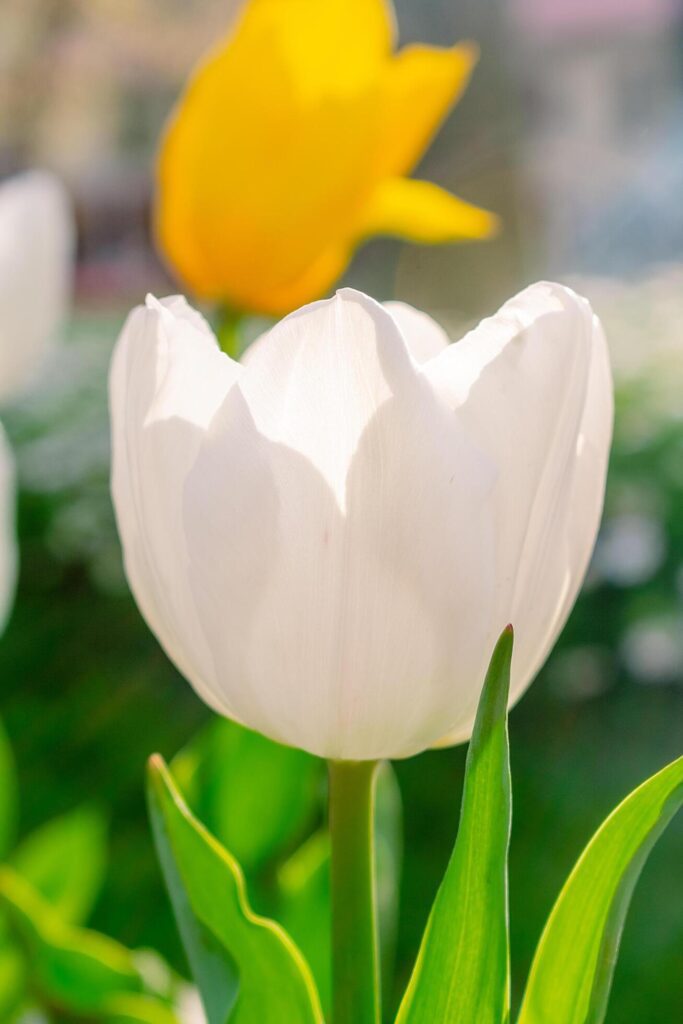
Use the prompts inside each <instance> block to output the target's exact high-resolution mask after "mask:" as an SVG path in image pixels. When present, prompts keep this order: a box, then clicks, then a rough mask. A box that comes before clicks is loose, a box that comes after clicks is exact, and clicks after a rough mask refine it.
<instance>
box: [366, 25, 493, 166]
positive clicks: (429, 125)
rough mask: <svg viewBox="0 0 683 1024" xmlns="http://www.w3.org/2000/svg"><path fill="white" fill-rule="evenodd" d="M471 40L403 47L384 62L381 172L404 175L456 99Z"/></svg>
mask: <svg viewBox="0 0 683 1024" xmlns="http://www.w3.org/2000/svg"><path fill="white" fill-rule="evenodd" d="M477 57H478V50H477V47H476V46H473V45H472V44H470V43H460V44H459V45H458V46H453V47H450V48H449V49H441V48H439V47H436V46H407V47H406V48H405V49H403V50H401V52H400V53H399V54H398V55H397V56H396V57H395V58H393V60H392V61H391V62H390V63H389V65H388V67H387V70H386V73H385V78H384V82H383V111H382V122H383V124H382V134H381V136H380V144H379V146H378V168H379V171H380V173H381V174H382V175H388V176H390V177H395V176H396V175H403V174H408V173H409V172H410V171H411V170H412V169H413V167H414V166H415V164H416V163H417V162H418V160H419V159H420V157H421V156H422V154H423V153H424V151H425V149H426V148H427V146H428V145H429V143H430V142H431V140H432V138H433V136H434V135H435V134H436V132H437V130H438V128H439V125H440V124H441V122H442V121H443V119H444V118H445V117H446V115H447V113H448V111H449V110H450V109H451V107H452V106H453V105H454V104H455V103H456V102H457V101H458V99H459V98H460V96H461V95H462V93H463V91H464V90H465V88H466V86H467V83H468V81H469V79H470V75H471V73H472V70H473V68H474V65H475V64H476V61H477Z"/></svg>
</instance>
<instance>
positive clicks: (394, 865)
mask: <svg viewBox="0 0 683 1024" xmlns="http://www.w3.org/2000/svg"><path fill="white" fill-rule="evenodd" d="M375 861H376V874H377V917H378V926H379V947H380V948H379V952H380V959H381V965H382V981H383V989H384V991H383V997H384V1000H385V1001H386V1002H388V1001H389V999H390V995H391V990H392V979H393V972H394V961H395V957H396V936H397V933H398V899H399V892H400V886H401V868H402V861H403V803H402V800H401V791H400V789H399V785H398V780H397V778H396V773H395V772H394V769H393V768H392V767H391V765H390V764H389V762H388V761H385V762H383V763H382V764H381V765H380V766H379V768H378V770H377V780H376V783H375Z"/></svg>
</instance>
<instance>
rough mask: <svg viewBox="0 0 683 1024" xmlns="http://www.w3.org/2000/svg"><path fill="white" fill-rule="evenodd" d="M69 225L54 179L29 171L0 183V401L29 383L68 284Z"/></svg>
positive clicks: (41, 360) (53, 329) (56, 320)
mask: <svg viewBox="0 0 683 1024" xmlns="http://www.w3.org/2000/svg"><path fill="white" fill-rule="evenodd" d="M73 248H74V226H73V216H72V212H71V207H70V204H69V201H68V198H67V195H66V192H65V190H64V187H63V186H62V185H61V184H60V182H59V180H58V179H57V178H55V177H53V176H52V175H51V174H48V173H47V172H45V171H28V172H26V173H24V174H20V175H17V176H16V177H14V178H10V179H8V180H6V181H4V182H2V183H0V402H6V401H8V400H12V399H15V398H17V397H19V396H20V395H21V394H22V393H23V392H24V391H25V390H26V389H27V388H28V387H29V386H30V384H31V383H32V382H33V380H34V378H35V376H36V375H37V374H38V372H39V371H40V369H41V368H42V366H43V363H44V361H45V358H46V356H47V354H48V353H49V351H50V348H51V345H52V343H53V342H54V341H55V337H56V334H57V331H58V329H59V326H60V323H61V322H62V320H63V318H64V315H65V313H66V309H67V303H68V298H69V292H70V288H71V273H72V262H73Z"/></svg>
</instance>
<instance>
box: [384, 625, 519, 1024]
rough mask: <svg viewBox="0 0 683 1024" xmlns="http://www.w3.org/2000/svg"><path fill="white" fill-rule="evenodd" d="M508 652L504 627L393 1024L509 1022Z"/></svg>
mask: <svg viewBox="0 0 683 1024" xmlns="http://www.w3.org/2000/svg"><path fill="white" fill-rule="evenodd" d="M512 644H513V637H512V628H511V627H508V628H507V629H506V630H505V631H504V633H503V634H502V636H501V638H500V640H499V641H498V644H497V645H496V649H495V650H494V652H493V657H492V659H491V664H490V666H489V670H488V673H487V676H486V681H485V683H484V688H483V691H482V695H481V699H480V701H479V709H478V711H477V720H476V724H475V727H474V733H473V735H472V740H471V742H470V748H469V752H468V755H467V768H466V773H465V786H464V791H463V798H462V810H461V813H460V826H459V828H458V836H457V839H456V842H455V847H454V850H453V854H452V856H451V860H450V863H449V865H448V868H447V869H446V874H445V876H444V879H443V881H442V883H441V887H440V889H439V891H438V893H437V896H436V899H435V901H434V906H433V907H432V911H431V914H430V917H429V921H428V923H427V928H426V930H425V934H424V936H423V939H422V945H421V948H420V953H419V956H418V959H417V963H416V965H415V969H414V971H413V975H412V978H411V980H410V983H409V985H408V989H407V991H406V994H405V996H404V999H403V1002H402V1003H401V1008H400V1010H399V1013H398V1017H397V1024H435V1022H437V1021H438V1024H502V1022H504V1021H506V1020H507V1019H508V1014H509V984H510V983H509V975H510V967H509V938H508V898H507V852H508V845H509V840H510V823H511V814H512V811H511V807H512V801H511V795H510V759H509V753H508V738H507V698H508V690H509V685H510V660H511V658H512Z"/></svg>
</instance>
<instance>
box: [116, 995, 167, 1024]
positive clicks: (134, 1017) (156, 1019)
mask: <svg viewBox="0 0 683 1024" xmlns="http://www.w3.org/2000/svg"><path fill="white" fill-rule="evenodd" d="M102 1020H103V1021H104V1024H178V1017H177V1016H176V1014H175V1013H174V1012H173V1010H172V1009H171V1008H170V1006H165V1005H164V1003H162V1002H160V1001H159V1000H158V999H154V998H153V997H151V996H146V995H142V996H141V995H130V994H124V995H117V996H112V998H111V999H109V1000H108V1001H107V1003H106V1009H105V1012H104V1014H103V1017H102Z"/></svg>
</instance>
